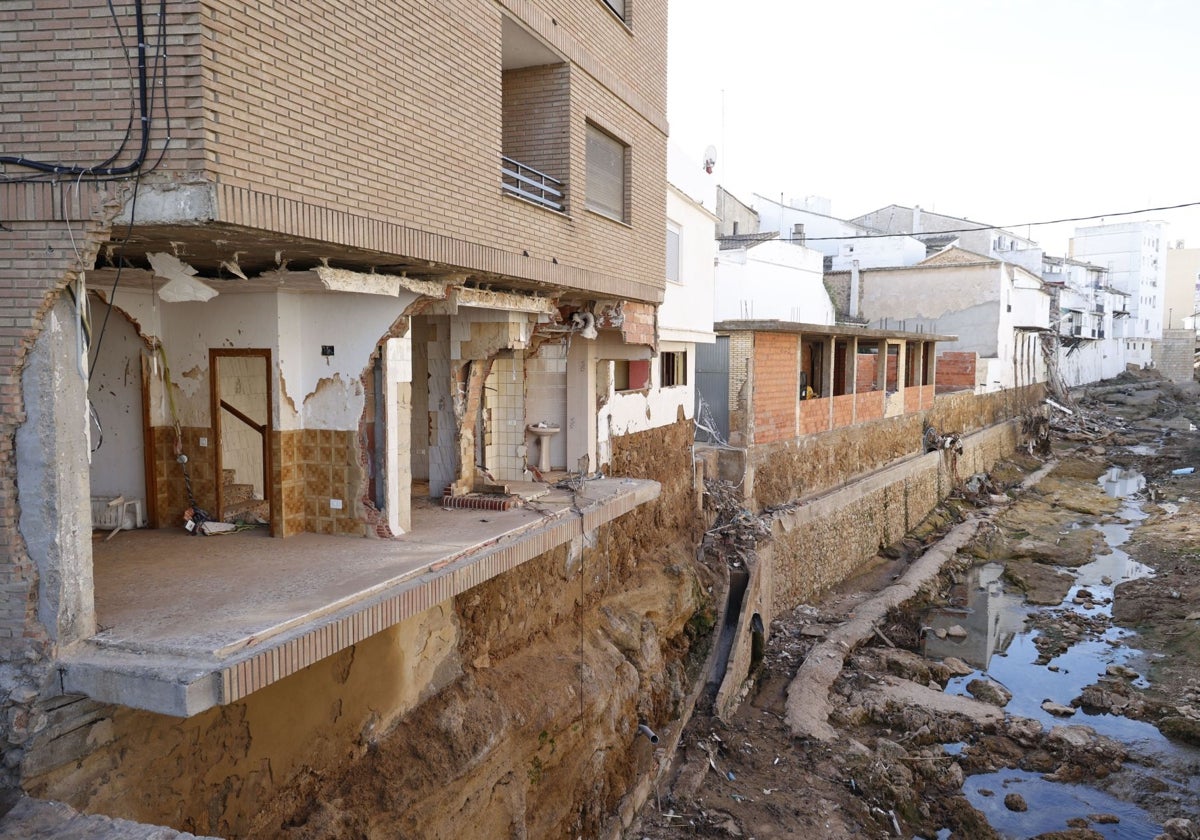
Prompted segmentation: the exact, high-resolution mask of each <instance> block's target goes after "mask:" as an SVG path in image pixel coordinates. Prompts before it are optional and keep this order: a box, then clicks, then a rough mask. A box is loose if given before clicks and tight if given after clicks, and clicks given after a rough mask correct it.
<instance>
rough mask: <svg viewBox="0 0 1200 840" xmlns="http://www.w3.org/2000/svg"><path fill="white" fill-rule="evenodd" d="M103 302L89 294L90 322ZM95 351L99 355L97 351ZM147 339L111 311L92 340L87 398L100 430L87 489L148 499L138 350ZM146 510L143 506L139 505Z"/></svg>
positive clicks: (94, 443)
mask: <svg viewBox="0 0 1200 840" xmlns="http://www.w3.org/2000/svg"><path fill="white" fill-rule="evenodd" d="M106 309H107V307H106V306H104V305H103V304H100V303H99V301H98V300H97V299H96V298H95V297H93V298H92V318H93V324H95V323H97V320H98V319H100V320H102V319H103V317H104V315H103V313H104V312H105V310H106ZM97 350H99V356H97ZM144 350H145V344H143V343H142V340H141V338H140V337H139V336H138V334H137V330H136V329H135V328H134V326H133V324H131V323H130V322H129V319H128V318H126V317H125V315H124V314H122V313H121V312H120V311H117V310H116V309H114V310H113V312H112V314H111V315H110V316H109V319H108V325H107V327H106V328H105V331H104V340H103V342H101V344H100V345H99V347H97V345H96V342H95V341H93V343H92V353H91V359H90V360H89V364H90V365H91V381H90V382H89V384H88V399H90V400H91V402H92V408H93V409H94V410H95V412H96V418H97V421H98V422H99V425H100V429H99V430H97V428H96V427H95V425H93V426H92V431H91V434H92V444H91V445H92V449H93V450H94V451H93V452H92V455H91V462H92V463H91V471H90V480H91V494H92V495H93V496H106V497H110V498H112V497H116V496H121V495H124V496H125V497H126V498H128V499H143V500H145V498H146V470H145V462H144V460H143V457H142V453H143V446H144V442H143V440H142V437H143V435H142V353H143V351H144ZM142 509H143V510H145V507H144V506H143V508H142Z"/></svg>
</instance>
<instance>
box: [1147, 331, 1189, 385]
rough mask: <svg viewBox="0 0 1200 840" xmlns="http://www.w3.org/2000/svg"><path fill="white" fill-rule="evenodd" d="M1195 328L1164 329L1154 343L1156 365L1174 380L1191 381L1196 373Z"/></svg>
mask: <svg viewBox="0 0 1200 840" xmlns="http://www.w3.org/2000/svg"><path fill="white" fill-rule="evenodd" d="M1195 356H1196V332H1195V330H1163V337H1162V341H1156V342H1155V343H1154V366H1155V367H1156V368H1158V371H1159V373H1161V374H1162V375H1163V376H1165V377H1166V378H1167V379H1169V380H1171V381H1172V382H1191V381H1192V380H1193V379H1194V378H1195V375H1196V371H1195V367H1194V365H1195Z"/></svg>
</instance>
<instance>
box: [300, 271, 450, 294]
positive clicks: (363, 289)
mask: <svg viewBox="0 0 1200 840" xmlns="http://www.w3.org/2000/svg"><path fill="white" fill-rule="evenodd" d="M313 271H315V272H316V273H317V276H318V277H320V278H321V283H322V284H324V286H325V288H326V289H329V290H330V291H331V292H357V293H359V294H367V295H386V296H388V297H399V296H400V292H401V291H409V292H415V293H416V294H419V295H425V296H426V297H432V298H437V299H439V300H443V299H445V297H446V288H447V287H446V284H445V283H439V282H436V281H433V280H417V279H415V278H412V277H404V276H401V275H398V274H368V273H366V272H363V271H349V270H347V269H344V268H329V267H328V266H319V267H318V268H315V269H313Z"/></svg>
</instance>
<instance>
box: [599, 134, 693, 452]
mask: <svg viewBox="0 0 1200 840" xmlns="http://www.w3.org/2000/svg"><path fill="white" fill-rule="evenodd" d="M667 178H668V184H667V219H666V229H665V232H664V233H665V236H666V239H667V259H666V266H665V271H666V280H667V284H666V289H665V291H664V294H663V302H662V304H661V305H660V306H659V308H658V355H657V357H654V358H644V357H640V356H638V355H637V354H633V353H631V354H628V355H626V356H624V357H622V355H621V354H620V353H619V352H615V351H610V353H609V354H608V355H609V357H610V358H608V359H604V360H602V361H601V364H602V365H604V366H605V371H602V372H601V373H602V376H603V375H604V374H605V373H607V379H606V380H604V381H602V382H600V383H599V388H600V408H599V411H598V413H597V424H596V426H597V440H596V449H597V452H598V454H599V458H600V462H601V463H605V462H606V460H607V459H609V458H610V457H611V454H612V440H613V439H614V438H617V437H620V436H622V435H626V434H630V433H632V432H641V431H646V430H648V429H653V428H656V427H658V426H667V425H670V424H671V423H674V422H676V421H677V420H678V419H679V417H680V416H681V415H680V413H681V412H682V416H683V417H686V418H688V419H691V418H692V417H693V416H694V413H695V405H696V396H695V393H696V392H695V383H696V345H697V344H712V343H714V342H715V341H716V334H715V333H714V332H713V321H714V317H713V289H714V283H715V267H714V262H715V259H716V253H717V241H716V240H715V239H714V238H713V225H714V224H716V221H717V216H716V214H715V213H714V212H713V211H712V209H709V208H714V209H715V205H716V185H715V182H714V181H713V179H712V177H711V176H710V175H709V174H708V173H707V172H705V170H704V169H703V167H702V166H701V165H700V164H699V163H698V162H695V161H692V160H690V159H689V158H688V157H687V156H686V155H685V154H683V153H682V152H680V151H679V149H677V148H676V147H674V146H672V145H670V144H668V152H667Z"/></svg>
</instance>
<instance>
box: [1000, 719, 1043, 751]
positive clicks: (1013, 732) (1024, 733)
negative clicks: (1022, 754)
mask: <svg viewBox="0 0 1200 840" xmlns="http://www.w3.org/2000/svg"><path fill="white" fill-rule="evenodd" d="M1004 728H1005V731H1006V732H1007V733H1008V737H1010V738H1012V739H1013V740H1014V741H1016V742H1017V743H1018V744H1020V745H1021V746H1023V747H1031V746H1033V745H1034V744H1036V743H1037V742H1038V741H1039V740H1040V739H1041V737H1042V722H1041V721H1040V720H1034V719H1033V718H1027V717H1018V716H1016V715H1012V716H1010V717H1009V718H1008V719H1007V720H1006V721H1005V725H1004Z"/></svg>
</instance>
